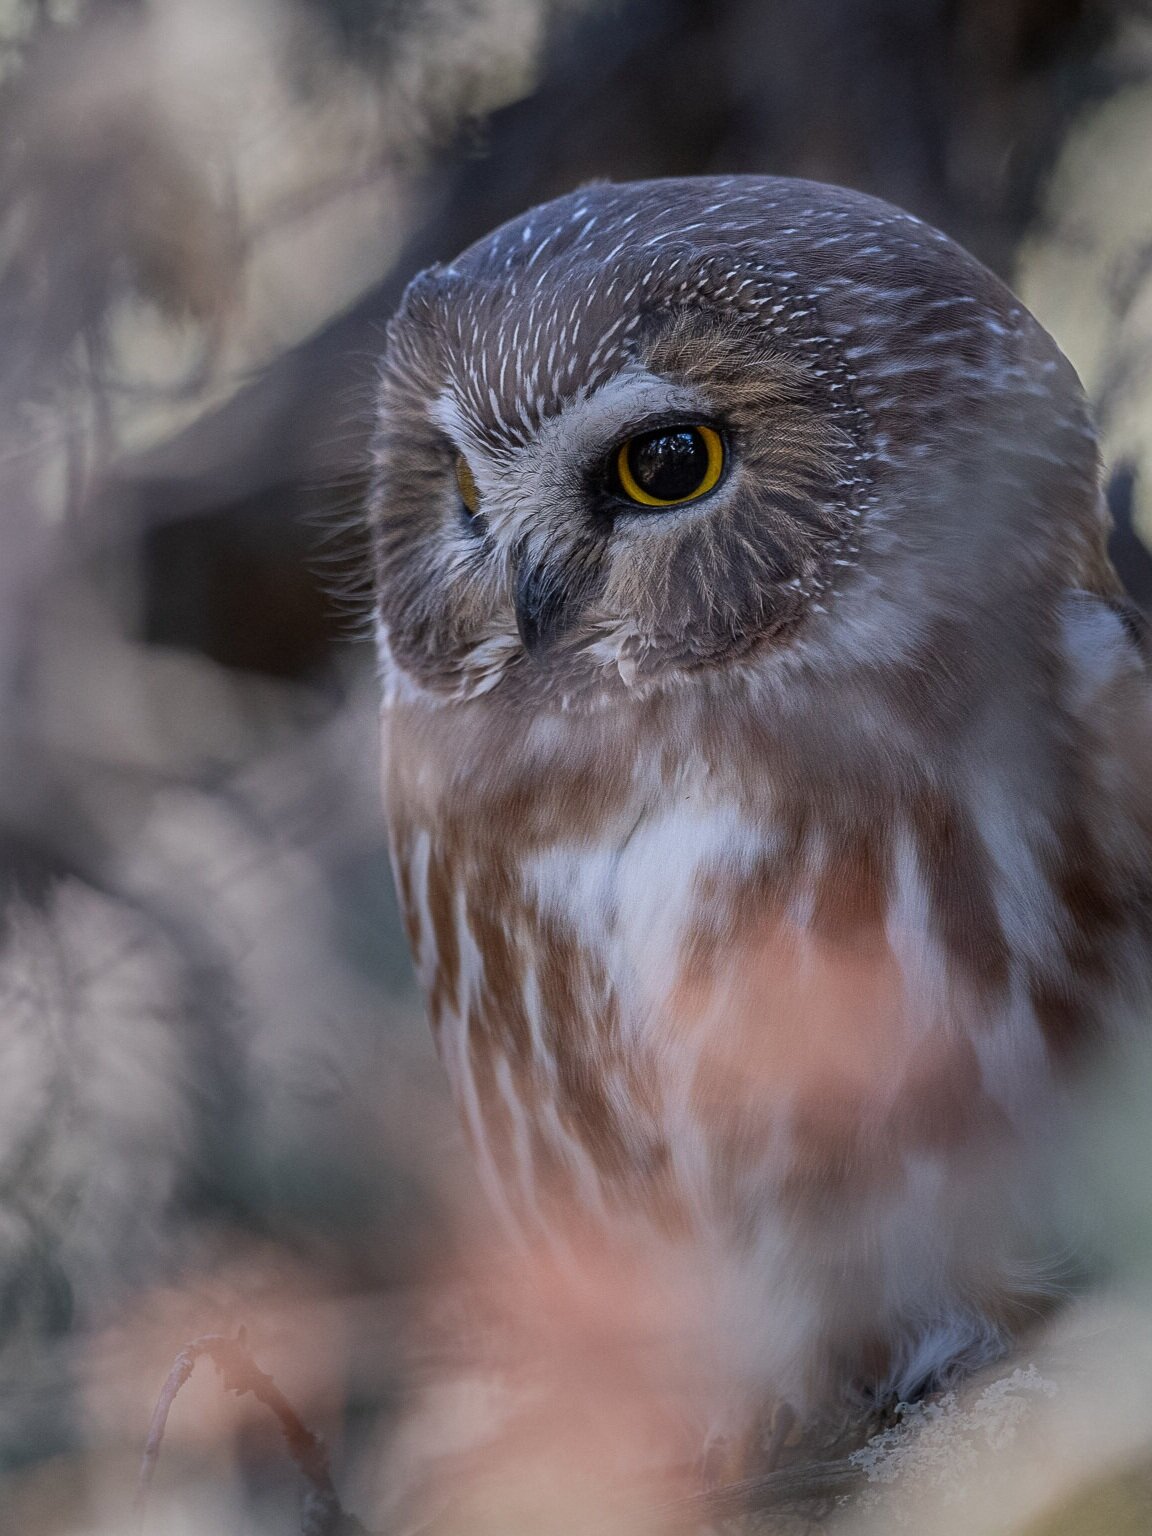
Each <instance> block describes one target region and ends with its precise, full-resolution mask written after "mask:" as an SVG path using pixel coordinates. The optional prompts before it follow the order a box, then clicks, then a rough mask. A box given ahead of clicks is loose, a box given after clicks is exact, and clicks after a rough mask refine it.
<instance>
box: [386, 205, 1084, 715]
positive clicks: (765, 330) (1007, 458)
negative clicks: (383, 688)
mask: <svg viewBox="0 0 1152 1536" xmlns="http://www.w3.org/2000/svg"><path fill="white" fill-rule="evenodd" d="M379 405H380V413H379V429H378V433H377V438H376V449H375V458H376V479H375V488H374V493H373V499H372V519H373V527H374V532H375V536H376V548H377V559H378V575H379V591H380V616H381V634H382V639H383V649H384V652H385V657H386V665H387V667H388V668H390V669H391V670H392V671H393V672H394V673H395V675H396V676H397V677H399V678H401V679H403V680H404V681H405V682H406V683H407V684H408V685H410V686H412V687H414V688H416V689H418V690H419V691H420V692H421V693H422V694H424V695H425V696H426V697H429V698H432V699H439V700H443V701H449V700H462V699H468V698H472V697H476V696H479V695H482V694H488V693H491V692H492V691H493V690H495V689H499V690H500V697H501V698H504V699H508V700H510V701H523V702H527V703H528V704H530V705H531V706H532V707H534V708H539V707H541V706H547V707H561V708H571V707H574V706H579V705H580V704H581V703H582V702H584V701H586V700H589V699H602V698H604V697H605V696H611V695H613V694H620V693H621V692H624V693H635V692H637V691H640V692H643V691H644V690H652V689H661V688H666V687H668V686H675V685H677V684H681V683H683V682H684V681H685V680H686V679H701V678H708V677H715V676H717V675H722V674H724V673H728V672H731V671H732V670H733V669H742V668H743V669H747V668H749V667H756V666H758V665H761V666H763V665H766V666H769V667H770V666H771V665H772V662H773V658H779V657H786V656H789V655H792V656H794V655H795V654H796V653H797V650H798V648H800V649H803V648H807V650H808V651H809V652H811V651H812V650H813V648H815V649H817V650H818V649H819V648H820V647H821V646H823V647H824V649H825V650H827V651H832V650H835V649H837V647H839V649H840V650H841V651H842V650H843V648H844V645H845V643H846V640H847V638H848V637H855V639H854V641H853V643H854V644H856V645H857V646H858V647H859V646H861V645H863V646H873V647H878V648H879V650H883V648H884V646H885V645H888V646H890V645H891V644H892V643H893V640H894V637H895V636H896V634H897V632H898V633H899V641H900V644H901V645H903V646H904V647H905V648H906V649H907V646H908V644H909V637H910V636H911V635H912V633H913V631H916V632H917V633H919V634H921V635H923V634H925V633H927V632H928V631H930V630H931V629H932V628H933V626H934V625H936V626H938V625H939V624H940V623H941V622H944V623H949V622H953V621H954V620H955V617H956V615H958V614H961V615H966V616H968V618H969V619H970V620H971V621H973V622H978V621H979V613H978V611H977V610H978V609H979V608H980V606H981V605H982V604H983V605H984V606H985V607H986V608H987V609H988V610H989V611H993V610H994V609H995V608H996V605H997V604H1002V603H1003V601H1005V600H1009V599H1010V600H1012V601H1017V602H1018V601H1019V600H1020V598H1021V595H1022V592H1023V588H1024V587H1025V586H1029V585H1030V586H1031V587H1033V588H1036V587H1037V586H1038V584H1039V585H1041V586H1042V585H1043V583H1044V581H1045V580H1048V579H1050V580H1051V581H1052V582H1059V581H1060V580H1061V579H1062V576H1061V573H1060V572H1059V571H1058V570H1056V566H1057V565H1059V563H1060V561H1061V559H1066V558H1067V557H1069V555H1071V559H1072V561H1073V562H1075V560H1076V559H1077V558H1078V554H1079V551H1076V550H1075V549H1072V550H1070V545H1072V544H1074V543H1075V538H1074V536H1073V537H1072V538H1071V539H1070V537H1069V527H1068V526H1067V523H1068V522H1071V523H1072V524H1075V523H1076V522H1077V520H1079V523H1080V524H1081V525H1082V526H1083V530H1084V536H1085V537H1087V538H1092V537H1096V536H1097V532H1098V530H1096V529H1095V527H1094V525H1093V526H1090V525H1092V524H1093V512H1092V508H1093V505H1094V467H1095V466H1094V454H1093V447H1092V439H1091V433H1090V429H1089V428H1088V426H1087V423H1086V419H1085V417H1084V413H1083V407H1082V404H1081V402H1080V398H1079V391H1078V388H1077V386H1076V383H1075V380H1074V377H1073V376H1071V370H1070V369H1068V368H1067V365H1066V364H1064V363H1063V360H1062V359H1061V358H1060V357H1059V354H1058V352H1057V351H1056V349H1055V347H1054V346H1053V345H1052V344H1051V342H1050V341H1049V340H1048V338H1047V337H1046V336H1045V335H1044V333H1043V332H1042V331H1040V329H1039V327H1038V326H1037V325H1036V324H1035V322H1034V321H1032V319H1031V317H1030V316H1028V315H1027V313H1026V312H1025V311H1023V310H1022V309H1021V307H1020V306H1019V305H1017V304H1016V303H1015V301H1014V300H1013V299H1012V297H1011V295H1010V294H1009V293H1008V292H1007V291H1006V290H1005V289H1003V288H1002V287H1001V285H1000V284H998V283H997V282H996V280H995V279H994V278H992V277H991V275H990V274H988V273H986V272H984V270H983V269H982V268H980V267H979V266H978V265H977V264H976V263H975V262H974V261H973V260H972V259H971V258H970V257H968V256H967V255H966V254H965V253H964V252H962V251H960V250H959V249H958V248H957V247H955V246H953V245H951V243H950V242H948V241H946V240H945V239H944V237H943V236H940V235H938V234H936V233H935V232H934V231H931V230H928V229H926V228H925V227H924V226H922V225H920V224H919V223H918V222H917V221H915V220H913V219H911V218H909V217H908V216H907V215H904V214H901V213H899V212H898V211H897V210H894V209H890V208H887V207H886V206H884V205H882V204H879V203H875V202H873V201H872V200H870V199H866V198H862V197H858V196H856V195H854V194H849V193H843V192H839V191H837V190H836V189H831V188H822V187H816V186H813V185H811V184H806V183H798V182H797V183H787V182H781V181H775V180H771V179H766V178H737V179H732V180H723V181H719V180H706V179H701V180H698V181H690V182H667V183H648V184H640V185H637V186H597V187H593V188H589V189H586V190H584V191H582V192H580V193H576V194H573V195H572V196H571V197H568V198H564V199H560V200H559V201H558V202H556V203H552V204H549V205H547V206H546V207H543V208H539V209H535V210H533V211H532V212H531V213H530V214H528V215H525V216H524V217H523V218H522V219H520V220H517V221H515V222H514V223H513V224H511V225H508V226H505V227H504V228H503V229H501V230H498V231H497V232H496V233H495V234H494V235H492V236H490V237H489V238H488V239H487V240H485V241H482V242H481V243H480V244H479V245H477V246H474V247H472V248H471V249H470V250H469V251H467V252H465V253H464V255H463V256H462V257H460V258H459V259H458V260H457V261H456V262H455V263H454V264H453V265H451V266H449V267H446V268H439V267H438V268H433V269H431V270H430V271H428V272H426V273H424V274H422V275H421V276H420V277H418V278H417V279H416V280H415V281H414V282H413V284H412V285H411V286H410V288H409V289H408V292H407V294H406V295H405V298H404V301H403V304H402V306H401V309H400V312H399V314H398V315H397V317H396V319H395V320H394V322H393V324H392V327H391V329H390V335H389V344H388V349H387V352H386V356H385V358H384V362H383V369H382V383H381V392H380V401H379ZM1056 505H1059V506H1060V507H1071V509H1072V514H1073V515H1072V517H1071V518H1070V519H1066V520H1065V523H1064V525H1062V526H1060V527H1059V528H1058V529H1057V530H1056V532H1055V534H1054V532H1053V530H1052V527H1051V523H1052V519H1051V510H1052V508H1053V506H1056ZM1073 534H1074V530H1073ZM928 599H930V600H928ZM917 601H918V602H920V607H921V610H922V611H920V612H919V613H918V614H917V616H916V618H915V621H912V619H911V618H910V614H911V612H912V609H913V608H914V607H915V604H916V602H917ZM885 615H886V616H887V617H886V618H885ZM836 625H838V626H839V635H838V637H837V636H835V635H834V633H833V631H834V629H835V626H836ZM866 635H867V636H868V638H864V637H865V636H866Z"/></svg>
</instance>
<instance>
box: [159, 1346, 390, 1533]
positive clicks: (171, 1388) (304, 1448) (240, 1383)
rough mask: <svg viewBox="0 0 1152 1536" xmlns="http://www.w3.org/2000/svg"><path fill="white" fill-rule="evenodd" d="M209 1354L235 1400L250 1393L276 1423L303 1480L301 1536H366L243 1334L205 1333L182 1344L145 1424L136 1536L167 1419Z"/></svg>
mask: <svg viewBox="0 0 1152 1536" xmlns="http://www.w3.org/2000/svg"><path fill="white" fill-rule="evenodd" d="M201 1355H207V1356H208V1357H209V1358H210V1359H211V1360H212V1362H213V1364H214V1365H215V1366H216V1368H217V1370H219V1372H220V1374H221V1375H222V1376H223V1378H224V1387H225V1390H226V1391H229V1392H235V1393H236V1394H237V1395H238V1396H239V1395H241V1394H243V1393H245V1392H251V1393H252V1395H253V1397H255V1398H257V1399H258V1401H260V1402H262V1403H263V1404H264V1406H265V1407H266V1408H268V1409H269V1410H270V1411H271V1412H272V1413H273V1414H274V1415H275V1417H276V1419H277V1421H278V1422H279V1425H280V1429H281V1432H282V1433H283V1436H284V1442H285V1444H286V1445H287V1447H288V1454H289V1456H291V1458H292V1460H293V1462H294V1463H295V1464H296V1467H297V1469H298V1470H299V1472H300V1474H301V1476H302V1477H303V1478H304V1482H305V1485H306V1493H305V1500H304V1510H303V1524H302V1527H301V1530H302V1536H360V1533H363V1536H369V1533H368V1532H367V1531H366V1530H365V1527H364V1526H363V1525H361V1524H360V1522H359V1520H357V1519H355V1518H354V1517H353V1516H351V1515H347V1514H345V1512H344V1510H343V1508H342V1507H341V1504H340V1500H339V1498H338V1497H337V1495H336V1489H335V1488H334V1487H333V1484H332V1472H331V1468H330V1466H329V1463H328V1452H327V1450H326V1449H325V1446H324V1442H323V1441H322V1440H321V1439H320V1437H319V1435H314V1434H313V1433H312V1431H311V1430H310V1429H309V1428H308V1427H307V1426H306V1425H305V1423H304V1421H303V1420H302V1419H301V1418H300V1415H299V1414H298V1413H297V1412H296V1410H295V1409H294V1408H293V1407H292V1404H291V1403H290V1402H289V1401H288V1399H287V1398H286V1397H285V1396H284V1394H283V1392H281V1390H280V1388H279V1387H278V1386H277V1385H276V1383H275V1382H274V1381H273V1380H272V1378H271V1376H269V1375H268V1373H267V1372H266V1371H262V1370H261V1369H260V1367H259V1366H258V1365H257V1364H256V1362H255V1361H254V1360H253V1358H252V1356H251V1355H250V1354H249V1352H248V1346H247V1343H246V1340H245V1335H244V1330H243V1329H241V1330H240V1333H239V1334H238V1335H237V1337H236V1338H234V1339H229V1338H226V1337H225V1336H224V1335H223V1334H216V1333H210V1334H205V1335H204V1336H203V1338H199V1339H193V1341H192V1342H191V1343H190V1344H186V1345H185V1346H184V1348H183V1349H182V1350H181V1351H180V1353H179V1354H178V1355H177V1356H176V1359H175V1360H174V1361H173V1364H172V1369H171V1370H170V1371H169V1372H168V1377H167V1380H166V1381H165V1382H164V1385H163V1387H162V1388H161V1391H160V1396H159V1398H158V1399H157V1401H156V1407H155V1409H154V1410H153V1412H152V1420H151V1423H150V1424H149V1425H148V1438H147V1439H146V1440H145V1442H144V1455H143V1458H142V1460H141V1463H140V1478H139V1482H138V1483H137V1487H136V1499H135V1502H134V1504H133V1515H134V1519H135V1528H136V1532H137V1536H143V1532H144V1514H145V1510H146V1508H147V1504H148V1495H149V1493H150V1491H151V1488H152V1481H153V1479H154V1478H155V1476H156V1466H157V1463H158V1461H159V1458H160V1447H161V1445H162V1444H163V1442H164V1431H165V1429H166V1427H167V1424H168V1415H169V1413H170V1412H171V1410H172V1404H173V1403H174V1402H175V1401H176V1396H177V1393H178V1392H179V1391H180V1388H181V1387H182V1386H183V1385H184V1383H185V1382H186V1381H187V1380H188V1378H189V1376H191V1374H192V1371H193V1369H194V1367H195V1365H196V1362H197V1360H199V1359H200V1357H201Z"/></svg>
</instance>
